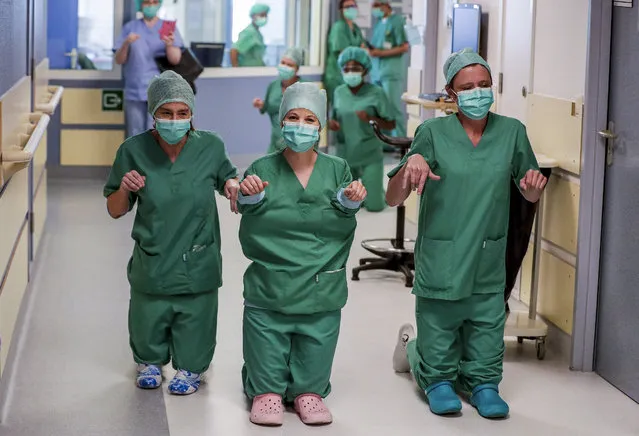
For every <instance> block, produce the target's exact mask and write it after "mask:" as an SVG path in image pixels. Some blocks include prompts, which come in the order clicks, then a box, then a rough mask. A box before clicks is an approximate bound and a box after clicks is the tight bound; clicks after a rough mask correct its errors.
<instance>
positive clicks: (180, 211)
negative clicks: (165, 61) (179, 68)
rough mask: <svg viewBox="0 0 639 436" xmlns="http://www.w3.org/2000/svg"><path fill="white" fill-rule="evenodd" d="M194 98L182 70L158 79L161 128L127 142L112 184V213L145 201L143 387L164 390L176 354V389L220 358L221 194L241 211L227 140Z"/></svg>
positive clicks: (140, 262) (137, 338) (139, 260)
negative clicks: (197, 119)
mask: <svg viewBox="0 0 639 436" xmlns="http://www.w3.org/2000/svg"><path fill="white" fill-rule="evenodd" d="M194 100H195V97H194V95H193V90H192V89H191V87H190V86H189V84H188V83H187V82H186V80H184V79H183V78H182V77H181V76H179V75H178V74H176V73H175V72H173V71H166V72H164V73H162V75H160V76H159V77H156V78H155V79H153V80H152V81H151V83H150V85H149V89H148V102H149V113H150V114H151V115H152V116H153V118H154V124H155V128H154V129H153V130H149V131H146V132H143V133H141V134H139V135H137V136H133V137H131V138H129V139H127V140H126V141H125V142H124V143H123V144H122V145H121V146H120V148H119V149H118V151H117V154H116V157H115V161H114V162H113V166H112V168H111V173H110V175H109V178H108V180H107V182H106V185H105V186H104V196H105V197H106V198H107V209H108V212H109V215H111V217H113V218H120V217H122V216H124V215H126V214H127V213H128V212H130V211H131V210H132V209H133V206H135V205H136V204H137V210H136V214H135V222H134V224H133V231H132V234H131V236H132V238H133V240H134V241H135V245H134V248H133V255H132V257H131V259H130V260H129V264H128V267H127V275H128V279H129V284H130V285H131V298H130V302H129V342H130V345H131V349H132V351H133V357H134V360H135V362H136V363H137V365H138V366H137V368H138V375H137V378H136V384H137V386H138V387H140V388H142V389H155V388H158V387H160V385H161V383H162V372H161V368H162V366H163V365H166V364H167V363H169V361H170V362H172V364H173V367H174V368H175V369H176V370H177V372H176V374H175V377H174V378H173V380H172V381H171V382H170V383H169V392H170V393H172V394H175V395H187V394H191V393H193V392H195V391H197V389H198V388H199V385H200V381H201V378H200V375H201V374H202V373H203V372H205V371H206V370H207V368H208V367H209V365H210V363H211V359H212V358H213V352H214V350H215V336H216V330H217V307H218V295H217V292H218V288H219V287H220V286H221V285H222V258H221V254H220V225H219V219H218V213H217V206H216V201H215V191H218V192H219V193H220V194H222V195H225V196H226V197H227V198H228V199H229V200H230V202H231V209H232V210H235V211H237V205H236V199H237V195H238V192H239V183H238V180H237V169H236V168H235V167H234V166H233V164H232V163H231V161H230V160H229V158H228V156H227V153H226V149H225V147H224V143H223V142H222V140H221V139H220V137H219V136H217V135H216V134H214V133H211V132H206V131H202V130H195V129H194V128H193V122H192V117H193V111H194Z"/></svg>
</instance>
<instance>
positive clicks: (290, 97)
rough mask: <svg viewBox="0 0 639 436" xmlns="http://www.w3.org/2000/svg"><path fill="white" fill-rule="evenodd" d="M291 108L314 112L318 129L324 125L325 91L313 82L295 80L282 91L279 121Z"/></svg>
mask: <svg viewBox="0 0 639 436" xmlns="http://www.w3.org/2000/svg"><path fill="white" fill-rule="evenodd" d="M293 109H307V110H309V111H311V112H313V113H314V114H315V116H316V117H317V119H318V120H319V122H320V129H322V128H323V127H324V126H325V125H326V91H324V90H323V89H320V88H319V86H317V85H316V84H314V83H303V82H297V83H295V84H293V85H291V86H289V87H288V88H286V91H284V96H283V97H282V104H281V105H280V123H281V122H282V121H283V120H284V117H286V114H287V113H289V111H291V110H293Z"/></svg>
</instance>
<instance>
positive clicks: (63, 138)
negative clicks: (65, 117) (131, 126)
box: [60, 129, 124, 166]
mask: <svg viewBox="0 0 639 436" xmlns="http://www.w3.org/2000/svg"><path fill="white" fill-rule="evenodd" d="M123 142H124V131H123V130H69V129H63V130H62V131H61V132H60V164H61V165H69V166H111V165H112V164H113V159H114V158H115V153H116V152H117V150H118V148H119V147H120V145H121V144H122V143H123Z"/></svg>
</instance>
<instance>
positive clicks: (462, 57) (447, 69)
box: [444, 48, 492, 85]
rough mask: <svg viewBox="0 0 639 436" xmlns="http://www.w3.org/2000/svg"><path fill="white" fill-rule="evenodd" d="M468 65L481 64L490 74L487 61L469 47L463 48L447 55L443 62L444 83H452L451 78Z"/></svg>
mask: <svg viewBox="0 0 639 436" xmlns="http://www.w3.org/2000/svg"><path fill="white" fill-rule="evenodd" d="M470 65H481V66H482V67H484V68H486V69H487V70H488V74H491V75H492V73H491V71H490V67H489V66H488V63H487V62H486V61H485V60H484V58H482V57H481V56H479V55H478V54H477V53H476V52H475V51H473V50H472V49H470V48H465V49H463V50H461V51H458V52H456V53H453V54H452V55H450V56H449V57H448V59H447V60H446V63H445V64H444V76H446V84H447V85H450V84H451V83H453V79H454V78H455V76H456V75H457V73H459V72H460V71H461V70H463V69H464V68H466V67H468V66H470Z"/></svg>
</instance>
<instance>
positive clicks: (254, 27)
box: [231, 3, 271, 67]
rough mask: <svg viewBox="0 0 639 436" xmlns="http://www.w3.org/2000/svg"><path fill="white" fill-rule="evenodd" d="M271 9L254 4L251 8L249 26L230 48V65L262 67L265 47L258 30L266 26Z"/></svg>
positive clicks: (267, 6) (260, 4) (262, 37)
mask: <svg viewBox="0 0 639 436" xmlns="http://www.w3.org/2000/svg"><path fill="white" fill-rule="evenodd" d="M270 10H271V7H270V6H269V5H265V4H262V3H256V4H254V5H253V7H252V8H251V11H250V13H249V15H250V16H251V24H249V25H248V27H247V28H246V29H244V30H242V31H241V32H240V35H239V37H238V39H237V41H236V42H235V44H233V48H231V65H233V66H234V67H263V66H265V65H266V64H265V63H264V53H266V45H265V44H264V36H262V32H260V28H262V27H264V26H266V23H267V22H268V13H269V12H270Z"/></svg>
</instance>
